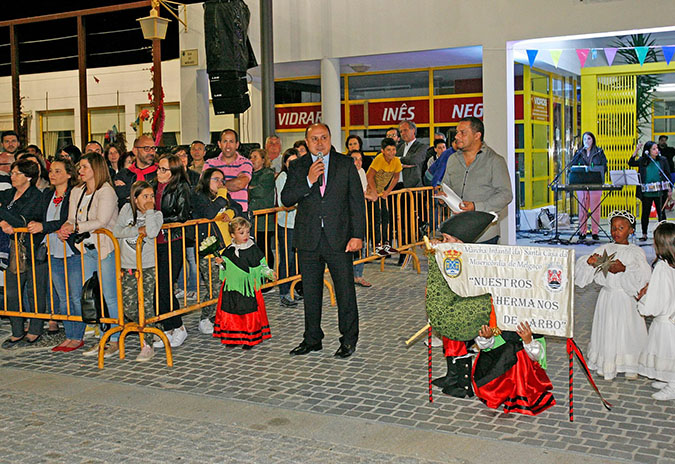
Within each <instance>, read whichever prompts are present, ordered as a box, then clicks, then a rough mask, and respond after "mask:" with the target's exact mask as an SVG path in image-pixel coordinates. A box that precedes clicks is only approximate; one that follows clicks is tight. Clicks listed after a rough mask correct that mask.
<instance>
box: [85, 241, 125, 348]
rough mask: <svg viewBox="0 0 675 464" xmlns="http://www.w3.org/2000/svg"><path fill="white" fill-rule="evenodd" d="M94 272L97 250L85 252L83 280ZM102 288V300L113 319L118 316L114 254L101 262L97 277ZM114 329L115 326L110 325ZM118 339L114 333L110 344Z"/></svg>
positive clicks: (96, 264)
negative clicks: (99, 272) (99, 273)
mask: <svg viewBox="0 0 675 464" xmlns="http://www.w3.org/2000/svg"><path fill="white" fill-rule="evenodd" d="M94 272H98V250H96V249H93V250H87V252H86V253H85V254H84V280H85V281H86V280H87V279H89V278H90V277H91V276H92V275H93V274H94ZM99 279H100V281H101V285H102V286H103V298H104V299H105V303H106V305H108V312H109V316H110V317H111V318H113V319H116V318H117V315H118V314H119V310H118V308H119V306H118V302H117V275H116V273H115V252H114V251H111V252H110V254H109V255H108V256H107V257H106V258H105V259H104V260H102V261H101V275H100V276H99ZM112 327H115V324H113V325H112ZM119 338H120V333H119V332H116V333H115V334H113V335H112V336H111V337H110V341H111V342H116V341H117V340H119Z"/></svg>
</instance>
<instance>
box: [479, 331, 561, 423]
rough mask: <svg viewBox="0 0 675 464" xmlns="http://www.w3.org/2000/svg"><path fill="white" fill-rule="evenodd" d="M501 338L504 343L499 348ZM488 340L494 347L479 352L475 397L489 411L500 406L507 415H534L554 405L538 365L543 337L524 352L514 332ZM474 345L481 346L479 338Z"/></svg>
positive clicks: (520, 341) (542, 354) (542, 351)
mask: <svg viewBox="0 0 675 464" xmlns="http://www.w3.org/2000/svg"><path fill="white" fill-rule="evenodd" d="M479 338H480V337H479ZM495 338H496V340H495ZM502 339H503V342H504V343H503V344H501V345H499V343H501V340H502ZM483 340H486V339H483ZM487 340H490V339H487ZM491 340H494V342H493V346H496V347H495V348H491V349H482V350H481V351H480V353H479V354H478V357H477V358H476V362H475V364H474V368H473V389H474V392H475V394H476V396H478V398H480V400H481V401H482V402H483V403H485V404H486V405H487V406H488V407H490V408H493V409H497V408H499V406H500V405H503V409H504V413H507V414H508V413H510V412H517V413H521V414H526V415H529V416H536V415H537V414H539V413H540V412H542V411H545V410H546V409H548V408H550V407H551V406H553V405H554V404H555V398H553V394H552V393H551V390H552V389H553V385H552V384H551V380H550V379H549V378H548V375H546V371H545V370H544V369H543V368H542V366H541V364H540V362H544V363H545V342H543V338H541V339H540V340H541V341H540V340H533V341H532V342H531V343H530V345H529V346H528V348H527V349H525V348H524V346H523V342H522V340H520V338H519V337H518V335H517V334H515V333H514V332H503V333H502V335H501V337H493V338H492V339H491ZM476 342H477V344H478V345H479V346H480V345H481V343H480V341H479V340H478V339H477V340H476ZM532 357H534V358H535V359H537V361H533V360H532Z"/></svg>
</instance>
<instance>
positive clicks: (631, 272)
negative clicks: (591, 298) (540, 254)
mask: <svg viewBox="0 0 675 464" xmlns="http://www.w3.org/2000/svg"><path fill="white" fill-rule="evenodd" d="M609 218H610V225H611V233H612V238H613V239H614V243H610V244H606V245H602V246H600V247H598V248H596V249H595V250H594V251H593V254H592V255H590V256H583V257H581V258H579V260H578V261H577V263H576V267H575V281H576V284H577V285H578V286H579V287H585V286H586V285H588V284H590V283H591V282H595V283H597V284H598V285H601V286H602V289H601V290H600V294H599V295H598V300H597V302H596V304H595V314H594V316H593V326H592V328H591V343H590V344H589V347H588V356H587V358H586V359H587V361H588V367H589V368H591V369H593V370H597V371H598V374H600V375H602V376H604V378H605V380H612V379H613V378H614V377H616V374H617V373H620V372H623V373H625V375H626V378H627V379H630V380H634V379H636V378H637V374H638V358H639V357H640V353H641V352H642V349H643V348H644V347H645V345H646V343H647V327H646V326H645V322H644V320H643V319H642V318H641V317H640V316H639V314H638V313H637V311H636V310H635V309H636V305H637V301H636V299H635V297H636V296H637V293H638V291H639V290H640V289H641V288H642V287H644V286H645V284H646V283H647V282H648V281H649V275H650V273H651V269H650V267H649V264H648V263H647V258H646V256H645V253H644V251H642V249H641V248H640V247H638V246H636V245H632V244H629V243H628V237H629V236H630V234H632V233H633V232H634V228H635V217H634V216H633V215H632V214H630V213H629V212H627V211H613V212H612V213H610V216H609Z"/></svg>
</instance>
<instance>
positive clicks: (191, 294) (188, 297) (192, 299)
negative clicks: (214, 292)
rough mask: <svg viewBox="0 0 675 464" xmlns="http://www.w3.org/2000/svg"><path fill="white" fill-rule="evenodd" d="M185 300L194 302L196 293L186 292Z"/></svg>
mask: <svg viewBox="0 0 675 464" xmlns="http://www.w3.org/2000/svg"><path fill="white" fill-rule="evenodd" d="M187 299H188V300H189V301H194V300H196V299H197V292H195V291H194V290H190V291H188V292H187Z"/></svg>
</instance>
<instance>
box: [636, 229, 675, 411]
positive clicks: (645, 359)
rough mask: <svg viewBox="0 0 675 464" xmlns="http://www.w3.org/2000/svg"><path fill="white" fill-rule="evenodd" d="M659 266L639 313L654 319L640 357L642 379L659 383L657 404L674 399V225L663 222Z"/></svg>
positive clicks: (642, 297)
mask: <svg viewBox="0 0 675 464" xmlns="http://www.w3.org/2000/svg"><path fill="white" fill-rule="evenodd" d="M654 251H655V252H656V258H657V261H656V265H655V266H654V272H653V273H652V277H651V279H650V281H649V284H648V286H645V287H644V288H643V289H642V290H641V291H640V295H639V296H640V304H639V305H638V310H639V311H640V313H641V314H642V315H643V316H654V320H653V321H652V324H651V326H649V338H648V340H647V346H646V347H645V348H644V350H643V351H642V354H640V375H644V376H645V377H649V378H652V379H656V380H657V381H656V382H654V383H652V387H654V388H656V389H658V390H659V391H657V392H656V393H654V394H653V395H652V397H653V398H655V399H657V400H673V399H675V223H672V222H662V223H661V224H659V226H658V227H657V228H656V230H655V231H654Z"/></svg>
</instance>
